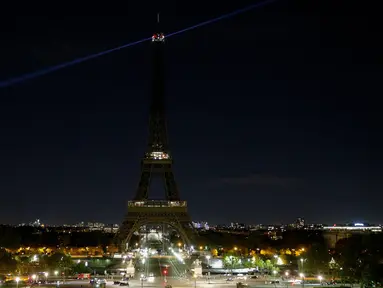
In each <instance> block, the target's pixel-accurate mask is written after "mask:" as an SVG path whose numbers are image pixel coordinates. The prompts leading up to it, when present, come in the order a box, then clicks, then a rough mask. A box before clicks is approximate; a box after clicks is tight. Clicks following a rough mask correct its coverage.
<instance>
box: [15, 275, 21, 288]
mask: <svg viewBox="0 0 383 288" xmlns="http://www.w3.org/2000/svg"><path fill="white" fill-rule="evenodd" d="M15 280H16V287H17V288H19V281H20V277H16V279H15Z"/></svg>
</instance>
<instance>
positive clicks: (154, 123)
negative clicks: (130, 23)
mask: <svg viewBox="0 0 383 288" xmlns="http://www.w3.org/2000/svg"><path fill="white" fill-rule="evenodd" d="M164 43H165V36H164V34H162V33H157V34H154V35H153V37H152V44H151V45H152V46H153V47H152V49H153V75H152V81H153V82H152V99H151V106H150V120H149V141H148V147H147V151H146V153H145V156H144V157H143V158H142V160H141V178H140V181H139V184H138V188H137V191H136V196H135V198H134V200H133V201H129V202H128V213H127V215H126V217H125V219H124V222H123V223H122V226H121V228H120V230H119V234H118V239H119V241H120V244H121V250H122V251H125V250H128V245H129V241H130V239H131V237H132V235H133V233H134V232H135V231H137V230H138V229H139V228H140V227H141V226H144V225H147V224H157V223H158V224H165V225H169V226H171V227H172V228H173V229H175V230H176V231H177V232H178V233H179V234H180V236H181V238H182V239H183V241H184V243H185V244H186V245H189V246H190V245H191V244H192V243H191V241H192V239H193V238H194V237H193V236H194V230H193V228H192V225H191V219H190V217H189V214H188V211H187V203H186V201H181V200H180V195H179V192H178V188H177V185H176V181H175V179H174V174H173V168H172V166H173V159H172V157H171V154H170V151H169V146H168V137H167V129H166V117H165V85H164V84H165V79H164V55H163V54H164ZM153 177H161V178H162V180H163V181H164V184H165V185H164V186H165V197H164V200H150V199H149V188H150V182H151V179H152V178H153Z"/></svg>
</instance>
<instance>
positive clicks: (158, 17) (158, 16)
mask: <svg viewBox="0 0 383 288" xmlns="http://www.w3.org/2000/svg"><path fill="white" fill-rule="evenodd" d="M157 23H158V24H160V12H158V13H157Z"/></svg>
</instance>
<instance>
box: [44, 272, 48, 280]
mask: <svg viewBox="0 0 383 288" xmlns="http://www.w3.org/2000/svg"><path fill="white" fill-rule="evenodd" d="M44 276H45V282H47V281H48V272H45V273H44Z"/></svg>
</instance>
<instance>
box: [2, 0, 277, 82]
mask: <svg viewBox="0 0 383 288" xmlns="http://www.w3.org/2000/svg"><path fill="white" fill-rule="evenodd" d="M275 1H276V0H267V1H263V2H259V3H256V4H253V5H250V6H247V7H245V8H242V9H238V10H235V11H234V12H231V13H227V14H224V15H221V16H219V17H216V18H214V19H210V20H207V21H204V22H201V23H199V24H196V25H193V26H190V27H188V28H185V29H182V30H179V31H176V32H173V33H170V34H168V35H166V37H167V38H168V37H172V36H175V35H178V34H182V33H184V32H187V31H190V30H193V29H196V28H199V27H202V26H206V25H209V24H212V23H215V22H217V21H220V20H223V19H227V18H231V17H233V16H236V15H238V14H242V13H245V12H248V11H250V10H253V9H256V8H260V7H262V6H266V5H268V4H271V3H273V2H275ZM151 39H152V37H148V38H144V39H141V40H138V41H135V42H131V43H128V44H125V45H122V46H119V47H116V48H113V49H109V50H106V51H102V52H99V53H96V54H92V55H88V56H85V57H81V58H77V59H74V60H72V61H69V62H65V63H62V64H59V65H56V66H52V67H48V68H46V69H42V70H38V71H35V72H32V73H28V74H24V75H22V76H20V77H16V78H11V79H8V80H4V81H1V82H0V88H6V87H9V86H12V85H15V84H18V83H22V82H24V81H26V80H30V79H34V78H37V77H40V76H43V75H46V74H49V73H51V72H55V71H57V70H60V69H63V68H66V67H69V66H73V65H75V64H79V63H82V62H85V61H88V60H91V59H94V58H97V57H100V56H103V55H106V54H109V53H112V52H115V51H118V50H121V49H124V48H128V47H131V46H135V45H137V44H140V43H143V42H146V41H149V40H151Z"/></svg>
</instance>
